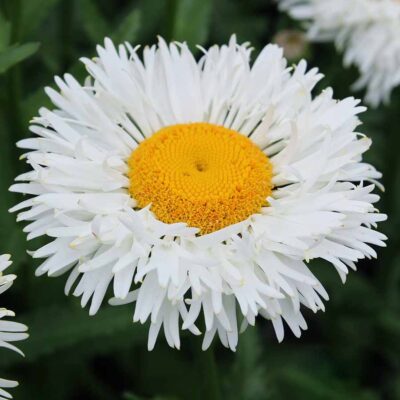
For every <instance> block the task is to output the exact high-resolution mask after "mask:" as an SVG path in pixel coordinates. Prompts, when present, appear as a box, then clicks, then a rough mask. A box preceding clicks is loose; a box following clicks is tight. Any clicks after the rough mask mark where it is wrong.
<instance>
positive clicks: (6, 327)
mask: <svg viewBox="0 0 400 400" xmlns="http://www.w3.org/2000/svg"><path fill="white" fill-rule="evenodd" d="M10 265H11V261H10V256H9V255H8V254H4V255H2V256H0V294H2V293H4V292H5V291H6V290H7V289H9V288H10V286H11V285H12V284H13V281H14V279H15V278H16V276H15V275H11V274H10V275H3V272H4V270H5V269H6V268H7V267H8V266H10ZM14 316H15V314H14V312H13V311H10V310H7V309H5V308H0V347H4V348H6V349H10V350H13V351H16V352H17V353H19V354H21V355H23V353H22V352H21V350H19V349H18V348H17V347H15V346H14V345H13V344H11V343H12V342H16V341H19V340H24V339H26V338H27V337H28V334H27V333H26V331H27V329H28V328H27V327H26V326H25V325H23V324H20V323H18V322H14V321H8V320H4V319H3V318H4V317H14ZM16 386H18V382H16V381H10V380H7V379H2V378H0V399H11V398H12V396H11V395H10V394H9V393H8V392H7V391H6V390H5V389H9V388H13V387H16Z"/></svg>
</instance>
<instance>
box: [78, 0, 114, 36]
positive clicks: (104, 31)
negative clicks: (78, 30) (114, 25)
mask: <svg viewBox="0 0 400 400" xmlns="http://www.w3.org/2000/svg"><path fill="white" fill-rule="evenodd" d="M80 10H81V13H82V20H83V28H84V30H85V32H86V34H87V35H88V37H89V39H90V40H91V41H92V42H93V43H99V42H101V41H103V39H104V38H105V37H106V36H108V35H109V34H110V27H109V25H108V22H107V21H106V19H105V18H104V17H103V16H102V15H101V12H100V10H99V9H98V7H97V5H96V3H95V2H94V1H92V0H84V1H82V2H81V3H80Z"/></svg>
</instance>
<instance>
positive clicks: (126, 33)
mask: <svg viewBox="0 0 400 400" xmlns="http://www.w3.org/2000/svg"><path fill="white" fill-rule="evenodd" d="M140 21H141V20H140V11H139V10H136V9H134V10H132V11H131V12H130V13H128V14H127V15H126V17H124V18H123V20H122V21H121V22H120V23H119V25H118V28H117V29H116V30H115V31H114V33H112V34H111V39H113V41H114V42H115V43H116V44H118V43H122V42H125V41H128V42H133V41H135V40H136V36H137V33H138V31H139V28H140Z"/></svg>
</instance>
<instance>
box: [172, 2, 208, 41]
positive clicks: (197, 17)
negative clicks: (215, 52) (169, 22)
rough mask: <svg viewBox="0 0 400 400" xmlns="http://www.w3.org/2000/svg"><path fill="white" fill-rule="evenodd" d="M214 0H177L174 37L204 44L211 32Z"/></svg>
mask: <svg viewBox="0 0 400 400" xmlns="http://www.w3.org/2000/svg"><path fill="white" fill-rule="evenodd" d="M211 10H212V0H202V1H197V0H177V4H176V11H175V18H174V26H173V31H172V38H173V39H174V40H178V41H185V42H187V43H188V44H189V45H192V46H193V45H196V44H200V45H201V44H203V43H204V42H205V41H206V40H207V38H208V33H209V26H210V17H211Z"/></svg>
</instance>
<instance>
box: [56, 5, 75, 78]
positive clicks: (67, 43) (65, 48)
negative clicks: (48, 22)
mask: <svg viewBox="0 0 400 400" xmlns="http://www.w3.org/2000/svg"><path fill="white" fill-rule="evenodd" d="M74 6H75V4H74V0H63V1H62V3H61V7H60V10H61V12H60V23H59V26H60V30H59V34H60V43H62V46H60V50H61V54H60V64H61V70H62V71H63V72H65V71H67V70H68V69H69V67H70V66H71V62H72V43H73V22H74V21H73V20H74Z"/></svg>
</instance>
